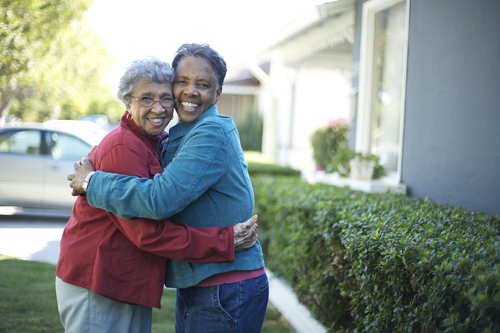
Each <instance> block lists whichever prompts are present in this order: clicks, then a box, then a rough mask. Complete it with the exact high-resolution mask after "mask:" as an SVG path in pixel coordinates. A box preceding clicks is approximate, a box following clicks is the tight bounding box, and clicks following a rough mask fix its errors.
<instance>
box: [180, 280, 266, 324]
mask: <svg viewBox="0 0 500 333" xmlns="http://www.w3.org/2000/svg"><path fill="white" fill-rule="evenodd" d="M268 299H269V283H268V280H267V275H266V274H264V275H262V276H259V277H256V278H254V279H250V280H245V281H241V282H236V283H230V284H222V285H219V286H212V287H191V288H185V289H177V299H176V304H175V332H176V333H195V332H203V333H210V332H213V333H225V332H228V333H229V332H231V333H236V332H237V333H256V332H260V330H261V328H262V324H263V323H264V316H265V314H266V309H267V302H268Z"/></svg>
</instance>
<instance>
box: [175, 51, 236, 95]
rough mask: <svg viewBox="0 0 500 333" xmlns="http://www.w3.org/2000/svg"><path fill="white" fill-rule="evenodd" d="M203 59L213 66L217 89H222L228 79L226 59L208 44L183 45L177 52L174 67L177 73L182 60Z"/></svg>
mask: <svg viewBox="0 0 500 333" xmlns="http://www.w3.org/2000/svg"><path fill="white" fill-rule="evenodd" d="M185 57H190V58H202V59H205V60H206V61H208V62H209V63H210V65H212V69H213V71H214V73H215V78H216V79H217V89H219V88H220V87H222V85H223V84H224V79H225V78H226V72H227V65H226V61H225V60H224V58H223V57H222V56H221V55H220V54H219V52H217V51H215V50H214V49H213V48H211V47H210V45H208V44H197V43H188V44H182V45H181V46H180V47H179V48H178V49H177V52H175V55H174V60H173V61H172V67H173V68H174V69H175V70H176V71H177V66H179V62H180V61H181V60H182V58H185Z"/></svg>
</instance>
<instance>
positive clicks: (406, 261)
mask: <svg viewBox="0 0 500 333" xmlns="http://www.w3.org/2000/svg"><path fill="white" fill-rule="evenodd" d="M252 182H253V185H254V191H255V198H256V204H255V213H257V214H259V240H260V241H261V244H262V246H263V249H264V253H265V258H266V266H267V267H269V268H270V269H271V270H273V271H274V272H275V273H277V274H279V275H281V276H282V277H283V278H284V279H285V280H286V281H287V282H288V283H290V285H291V286H292V287H293V289H294V290H295V292H296V293H297V295H298V297H299V299H300V300H301V301H302V302H303V303H304V304H306V306H308V307H309V308H310V310H311V313H312V314H313V315H314V316H315V317H316V318H317V319H318V320H319V321H320V322H322V323H323V324H324V325H325V326H326V327H328V328H329V330H330V331H331V332H339V331H341V332H354V331H356V332H498V331H499V330H500V316H498V313H500V216H498V215H494V216H487V215H484V214H482V213H478V212H473V211H468V210H464V209H462V208H459V207H458V208H457V207H451V206H449V205H441V204H436V203H432V202H431V201H430V200H429V199H418V198H409V197H407V196H404V195H399V194H390V193H387V194H368V193H362V192H357V191H353V190H350V189H348V188H338V187H335V186H331V185H325V184H314V185H311V184H307V183H305V182H303V181H300V180H299V179H298V178H292V177H270V176H263V175H261V176H255V177H252Z"/></svg>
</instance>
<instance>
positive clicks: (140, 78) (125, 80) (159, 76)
mask: <svg viewBox="0 0 500 333" xmlns="http://www.w3.org/2000/svg"><path fill="white" fill-rule="evenodd" d="M174 79H175V71H174V69H173V68H172V67H171V66H170V65H169V64H168V63H166V62H165V61H162V60H160V59H157V58H155V57H147V58H143V59H136V60H133V61H131V62H130V63H129V64H128V65H127V69H126V70H125V73H123V75H122V77H121V78H120V82H119V84H118V91H117V93H116V97H118V99H119V100H120V101H122V102H123V103H124V104H125V105H127V104H129V103H130V101H131V97H132V92H133V91H134V88H135V85H136V83H138V82H145V83H149V82H153V81H156V82H159V83H163V82H170V83H173V82H174Z"/></svg>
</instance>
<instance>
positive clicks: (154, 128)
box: [56, 58, 256, 333]
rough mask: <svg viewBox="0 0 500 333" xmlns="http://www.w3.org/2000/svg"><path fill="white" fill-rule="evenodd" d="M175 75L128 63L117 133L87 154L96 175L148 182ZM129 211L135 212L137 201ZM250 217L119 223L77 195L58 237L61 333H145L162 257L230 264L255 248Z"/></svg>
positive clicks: (157, 295) (157, 168)
mask: <svg viewBox="0 0 500 333" xmlns="http://www.w3.org/2000/svg"><path fill="white" fill-rule="evenodd" d="M173 80H174V71H173V69H172V68H171V67H170V65H168V64H167V63H165V62H163V61H161V60H158V59H156V58H146V59H141V60H135V61H133V62H132V63H131V64H130V65H129V67H128V68H127V70H126V71H125V73H124V74H123V76H122V78H121V80H120V83H119V89H118V94H117V95H118V98H119V99H120V100H121V101H122V102H123V103H124V104H125V105H126V107H127V111H125V113H124V115H123V117H122V119H121V122H120V126H119V127H118V128H116V129H114V130H113V131H112V132H110V133H109V134H108V135H107V136H106V137H105V138H104V139H103V141H102V142H101V143H100V144H99V146H98V147H97V148H96V149H95V150H94V151H93V152H92V154H91V156H90V160H91V161H92V163H93V165H94V166H95V168H96V170H102V171H107V172H112V173H120V174H126V175H133V176H138V177H144V178H152V177H153V176H154V175H155V174H157V173H161V172H162V171H163V169H162V167H161V165H160V162H159V154H160V151H161V149H162V140H163V139H164V138H165V137H166V136H167V134H166V133H165V132H164V129H165V127H166V126H167V124H168V123H169V121H170V120H171V119H172V115H173V108H174V98H173V94H172V82H173ZM129 204H130V205H135V206H140V203H139V202H130V203H129ZM255 220H256V219H255V217H254V218H252V219H251V220H248V221H247V222H246V223H245V224H237V225H235V226H234V228H233V227H232V226H229V227H220V228H192V227H189V226H188V225H186V224H183V223H173V222H171V221H169V220H160V221H157V220H151V219H145V218H140V219H135V220H134V221H127V220H124V219H122V218H120V217H118V216H116V215H114V214H112V213H108V212H106V211H104V210H102V209H99V208H94V207H92V206H90V205H89V204H88V202H87V198H86V197H85V196H79V197H78V198H77V201H76V202H75V205H74V207H73V212H72V216H71V218H70V219H69V221H68V223H67V225H66V227H65V229H64V233H63V235H62V238H61V251H60V256H59V261H58V263H57V269H56V294H57V304H58V309H59V314H60V317H61V322H62V324H63V326H64V328H65V330H66V331H67V332H79V333H82V332H92V333H94V332H141V333H142V332H150V331H151V327H152V307H157V308H159V307H160V299H161V295H162V292H163V284H164V280H165V269H166V265H167V259H166V258H173V259H176V260H186V261H191V262H231V261H234V260H235V251H239V250H244V249H247V248H249V247H252V246H254V245H255V242H256V232H255V227H256V224H255Z"/></svg>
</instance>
